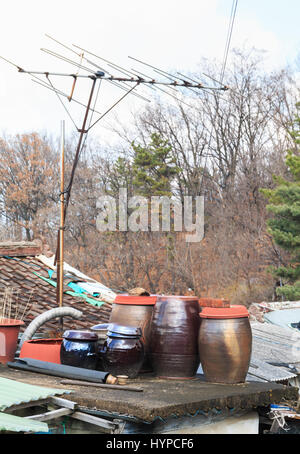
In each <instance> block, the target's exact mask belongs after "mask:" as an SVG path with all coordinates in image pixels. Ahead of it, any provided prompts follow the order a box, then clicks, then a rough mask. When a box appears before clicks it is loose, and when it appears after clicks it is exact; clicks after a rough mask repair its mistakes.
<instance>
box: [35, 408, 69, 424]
mask: <svg viewBox="0 0 300 454" xmlns="http://www.w3.org/2000/svg"><path fill="white" fill-rule="evenodd" d="M71 413H73V410H71V409H70V408H59V409H58V410H52V411H47V412H46V413H41V414H39V415H32V416H26V418H27V419H35V420H38V421H49V420H50V419H55V418H60V417H61V416H66V415H70V414H71Z"/></svg>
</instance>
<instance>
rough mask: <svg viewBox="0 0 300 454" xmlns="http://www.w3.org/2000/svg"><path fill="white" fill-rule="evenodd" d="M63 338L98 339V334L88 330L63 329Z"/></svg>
mask: <svg viewBox="0 0 300 454" xmlns="http://www.w3.org/2000/svg"><path fill="white" fill-rule="evenodd" d="M63 337H64V338H65V339H71V340H72V339H74V340H75V339H76V340H89V341H96V340H98V336H97V334H96V333H91V332H90V331H71V330H68V331H65V332H64V334H63Z"/></svg>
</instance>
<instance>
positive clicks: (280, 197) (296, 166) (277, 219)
mask: <svg viewBox="0 0 300 454" xmlns="http://www.w3.org/2000/svg"><path fill="white" fill-rule="evenodd" d="M298 107H299V105H298ZM291 135H292V136H293V138H294V141H295V149H294V150H289V151H288V152H287V158H286V165H287V168H288V171H289V174H290V178H289V179H284V178H282V177H274V180H275V182H276V187H275V189H263V190H262V192H263V194H264V195H265V196H266V197H267V198H268V200H269V205H268V206H267V209H268V211H270V212H271V213H273V215H274V216H273V217H272V218H271V219H269V220H268V230H269V232H270V233H271V235H272V236H273V238H274V241H275V243H276V244H277V245H278V246H280V247H281V248H282V249H284V250H286V251H288V252H289V254H290V258H291V259H290V263H289V264H287V265H286V266H280V267H279V268H277V269H275V270H273V273H274V276H276V277H279V278H281V279H282V280H283V283H284V284H285V285H283V286H282V287H280V288H278V290H277V294H278V295H283V296H284V297H285V298H287V299H288V300H291V301H293V300H294V301H295V300H299V299H300V155H299V152H300V147H299V145H300V116H299V115H297V117H296V119H295V123H294V129H293V131H292V132H291Z"/></svg>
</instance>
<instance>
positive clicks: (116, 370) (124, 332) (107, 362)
mask: <svg viewBox="0 0 300 454" xmlns="http://www.w3.org/2000/svg"><path fill="white" fill-rule="evenodd" d="M141 335H142V332H141V329H140V328H139V327H133V326H123V325H117V324H110V325H109V328H108V331H107V339H106V340H105V342H104V345H103V348H102V351H101V357H102V365H103V370H104V371H106V372H110V373H111V374H112V375H114V376H117V375H127V376H128V377H129V378H136V377H137V376H138V374H139V372H140V370H141V367H142V364H143V361H144V357H145V352H144V344H143V342H142V341H141Z"/></svg>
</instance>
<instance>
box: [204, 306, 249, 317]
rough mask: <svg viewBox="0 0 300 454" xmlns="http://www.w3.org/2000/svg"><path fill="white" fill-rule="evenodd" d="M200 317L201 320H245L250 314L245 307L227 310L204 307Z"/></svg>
mask: <svg viewBox="0 0 300 454" xmlns="http://www.w3.org/2000/svg"><path fill="white" fill-rule="evenodd" d="M199 315H200V317H201V318H214V319H226V318H243V317H249V312H248V310H247V308H246V307H245V306H242V305H240V306H239V305H236V306H231V307H226V308H216V307H203V309H202V311H201V312H200V313H199Z"/></svg>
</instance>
